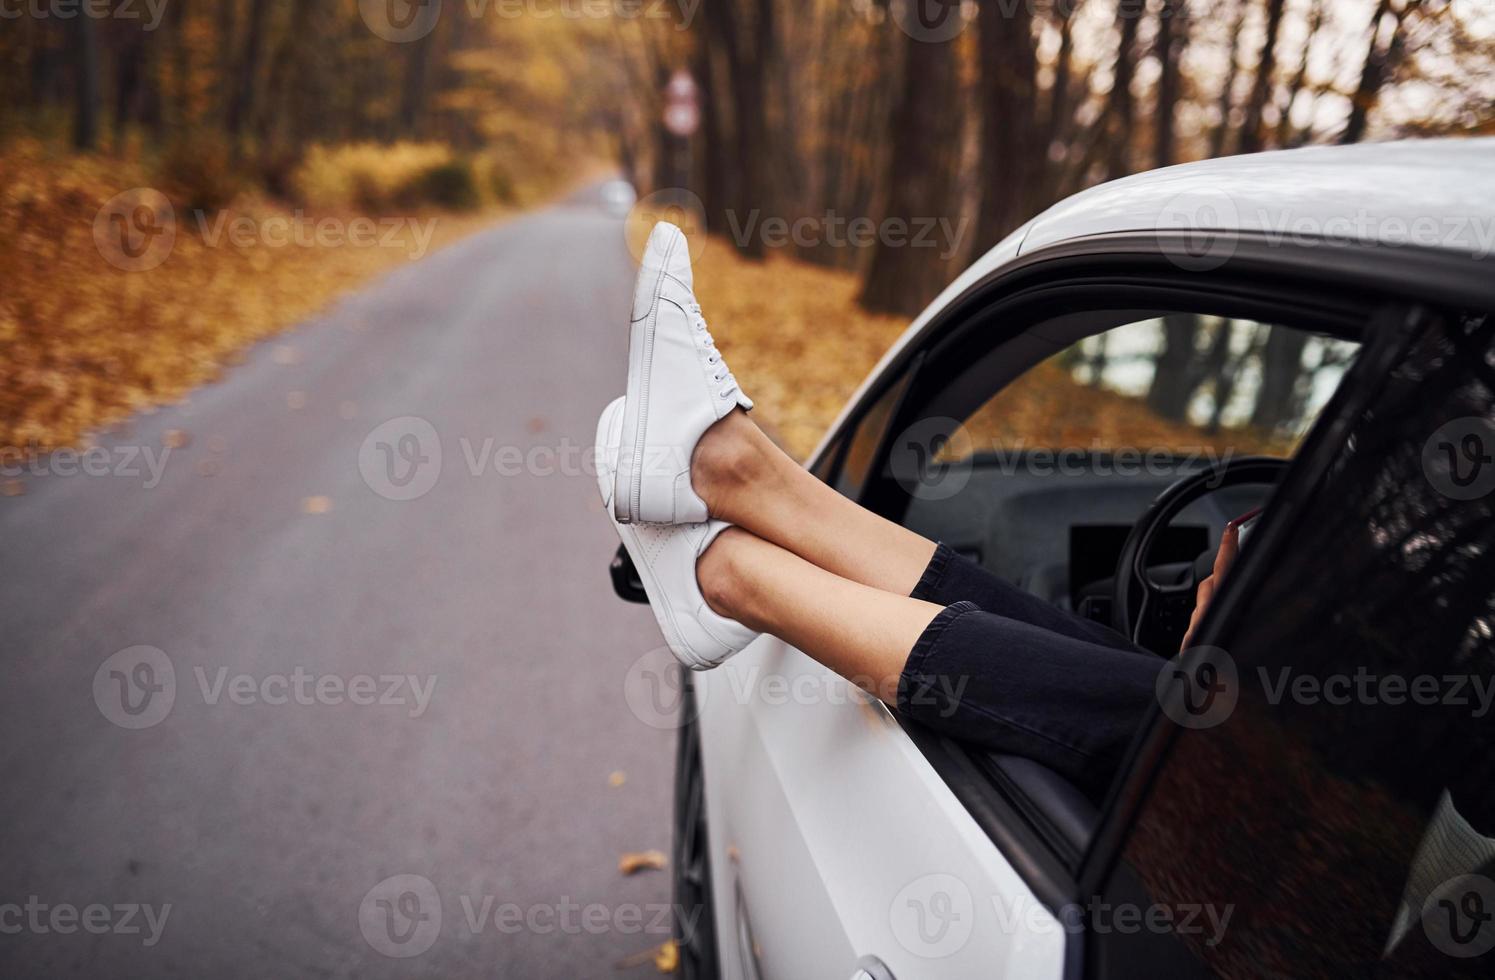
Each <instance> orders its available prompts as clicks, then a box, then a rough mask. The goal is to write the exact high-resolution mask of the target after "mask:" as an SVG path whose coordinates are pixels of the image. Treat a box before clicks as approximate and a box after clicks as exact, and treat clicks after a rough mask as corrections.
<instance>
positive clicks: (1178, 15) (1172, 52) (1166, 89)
mask: <svg viewBox="0 0 1495 980" xmlns="http://www.w3.org/2000/svg"><path fill="white" fill-rule="evenodd" d="M1184 3H1185V0H1163V6H1162V8H1161V9H1160V10H1159V12H1158V33H1157V38H1156V40H1155V41H1154V43H1153V51H1154V54H1155V56H1156V57H1157V59H1158V65H1159V71H1158V98H1157V107H1156V109H1155V112H1154V114H1155V115H1156V116H1157V126H1158V129H1157V143H1156V145H1155V146H1154V148H1153V165H1154V166H1157V167H1166V166H1168V165H1169V164H1171V163H1173V161H1174V155H1175V154H1174V145H1173V140H1174V136H1173V117H1174V113H1175V112H1176V110H1177V109H1178V97H1179V90H1180V86H1181V82H1182V78H1181V74H1182V72H1181V68H1182V62H1183V54H1184V47H1185V45H1187V44H1188V43H1189V24H1188V21H1187V20H1186V18H1187V16H1188V8H1187V7H1186V6H1185V5H1184Z"/></svg>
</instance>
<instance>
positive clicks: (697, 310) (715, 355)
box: [690, 303, 737, 399]
mask: <svg viewBox="0 0 1495 980" xmlns="http://www.w3.org/2000/svg"><path fill="white" fill-rule="evenodd" d="M690 312H691V313H692V314H693V315H694V316H695V326H696V333H698V334H700V335H701V349H702V350H704V351H705V352H706V364H707V366H709V367H710V368H711V371H712V374H711V380H712V381H715V382H716V383H717V384H718V385H720V387H719V388H718V389H717V395H718V396H720V397H721V398H723V399H727V398H731V397H732V393H733V392H734V391H736V390H737V378H736V376H735V375H733V374H732V372H731V371H729V370H727V364H726V362H725V361H723V360H722V355H721V352H720V351H718V350H717V349H716V340H715V339H714V338H712V336H711V331H710V330H709V329H708V328H707V326H706V317H705V316H703V315H702V313H701V304H700V303H692V304H691V305H690Z"/></svg>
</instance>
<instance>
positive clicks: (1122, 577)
mask: <svg viewBox="0 0 1495 980" xmlns="http://www.w3.org/2000/svg"><path fill="white" fill-rule="evenodd" d="M1287 467H1288V461H1287V460H1285V459H1276V458H1274V457H1271V456H1239V457H1234V458H1231V459H1227V460H1224V461H1222V462H1220V463H1216V464H1215V465H1214V466H1211V467H1209V468H1208V469H1204V470H1201V471H1200V472H1198V473H1195V474H1193V475H1191V476H1186V477H1184V478H1182V479H1181V480H1179V481H1177V482H1176V483H1174V484H1173V485H1172V486H1170V487H1168V489H1166V490H1164V491H1163V492H1162V493H1160V494H1158V496H1157V498H1156V499H1155V500H1153V502H1152V504H1151V505H1150V506H1149V507H1148V508H1147V510H1146V512H1145V513H1143V515H1142V516H1141V517H1140V518H1138V519H1137V523H1136V524H1134V525H1132V531H1131V533H1130V534H1128V535H1127V538H1126V544H1125V545H1123V546H1122V548H1121V556H1120V558H1118V559H1117V561H1116V576H1115V578H1114V579H1113V583H1114V584H1113V585H1112V592H1111V625H1112V626H1114V627H1115V628H1116V631H1117V632H1119V633H1120V634H1121V635H1123V636H1125V637H1128V638H1129V639H1131V640H1132V642H1134V643H1136V644H1138V645H1139V646H1142V647H1145V648H1148V649H1151V646H1150V645H1149V644H1148V643H1147V642H1146V640H1148V639H1153V638H1156V637H1158V636H1159V634H1162V635H1164V636H1166V635H1169V634H1181V633H1182V631H1183V629H1185V628H1187V627H1188V623H1189V614H1190V613H1191V612H1192V611H1193V609H1194V592H1195V589H1196V588H1197V587H1198V585H1199V571H1198V565H1197V563H1196V564H1193V565H1190V566H1189V570H1188V572H1187V574H1186V575H1185V576H1184V579H1183V581H1181V582H1175V583H1170V584H1163V583H1160V582H1155V581H1153V579H1152V577H1151V576H1149V575H1148V574H1147V565H1148V560H1149V559H1150V558H1151V556H1152V550H1153V546H1154V545H1155V544H1156V543H1157V540H1158V536H1159V535H1160V534H1161V533H1162V531H1163V530H1164V529H1165V528H1167V527H1168V525H1169V524H1171V523H1172V522H1173V519H1174V518H1175V517H1177V516H1178V515H1179V514H1181V513H1183V511H1184V508H1186V507H1188V506H1189V505H1190V504H1192V503H1193V502H1194V501H1196V500H1198V499H1199V498H1201V497H1203V496H1205V495H1206V494H1210V493H1214V492H1215V491H1217V490H1224V489H1225V488H1227V487H1238V486H1245V485H1251V484H1268V485H1270V484H1275V483H1276V482H1277V481H1278V480H1279V479H1281V478H1282V474H1283V473H1284V472H1285V471H1286V470H1287ZM1138 593H1140V594H1141V604H1140V605H1139V606H1138V609H1137V615H1136V617H1135V621H1134V620H1133V616H1132V602H1133V599H1132V597H1133V596H1134V595H1137V594H1138ZM1171 654H1172V651H1169V652H1168V653H1167V654H1164V656H1169V655H1171Z"/></svg>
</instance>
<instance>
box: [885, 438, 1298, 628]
mask: <svg viewBox="0 0 1495 980" xmlns="http://www.w3.org/2000/svg"><path fill="white" fill-rule="evenodd" d="M1062 459H1063V464H1062V465H1059V464H1058V463H1057V462H1056V457H1055V454H1053V453H1043V452H1038V453H1034V452H1031V451H1030V452H1022V453H1008V454H986V453H983V454H978V455H976V456H974V457H971V458H970V459H969V460H965V461H961V463H960V464H959V465H962V466H964V465H966V464H967V463H969V466H970V472H969V479H968V481H967V483H966V485H965V486H964V487H962V488H961V490H960V492H959V493H956V494H954V495H952V496H950V497H948V498H946V499H943V500H932V499H921V498H919V497H914V498H913V499H912V500H911V501H910V504H909V508H908V510H907V512H906V513H905V515H904V519H903V523H904V526H906V527H908V528H909V529H911V530H913V531H917V532H918V533H919V534H922V535H924V536H925V537H928V538H931V539H933V540H936V541H943V542H944V543H945V544H947V545H949V546H950V547H951V548H953V549H955V550H956V551H958V552H960V553H961V554H963V555H965V556H966V557H968V558H970V559H972V560H974V561H976V562H977V563H979V564H981V565H983V566H985V567H986V568H987V569H989V570H990V571H992V572H994V573H995V574H997V575H998V576H1000V577H1001V578H1003V579H1005V580H1007V581H1009V582H1011V583H1013V584H1014V585H1017V586H1018V587H1019V588H1022V589H1024V590H1025V591H1027V592H1030V593H1032V594H1033V595H1037V596H1039V597H1041V598H1043V599H1046V600H1048V601H1050V602H1052V603H1054V604H1055V605H1057V606H1059V607H1061V608H1064V609H1073V610H1079V611H1082V612H1084V613H1085V614H1087V615H1092V616H1094V617H1095V618H1104V615H1103V614H1104V613H1105V612H1107V611H1106V610H1101V609H1098V608H1096V606H1095V605H1094V604H1093V603H1091V602H1089V601H1087V600H1089V599H1090V598H1091V597H1094V596H1099V595H1109V585H1110V581H1111V578H1112V576H1113V575H1114V573H1115V569H1116V562H1117V559H1118V558H1119V556H1120V554H1121V549H1122V545H1123V544H1124V543H1125V541H1126V537H1127V534H1128V533H1129V532H1130V531H1131V529H1132V525H1133V524H1134V523H1136V521H1137V519H1138V518H1139V517H1141V516H1142V514H1143V512H1144V511H1145V510H1146V509H1147V507H1148V505H1149V504H1150V503H1151V502H1152V500H1153V498H1154V497H1156V496H1157V495H1158V494H1159V493H1161V492H1162V491H1163V490H1164V489H1166V488H1167V487H1168V486H1170V485H1171V484H1173V483H1174V482H1175V481H1177V480H1179V479H1181V478H1183V477H1186V476H1190V475H1193V474H1194V473H1197V472H1199V471H1201V470H1203V469H1206V468H1207V466H1208V462H1209V461H1208V460H1205V459H1202V458H1200V457H1198V456H1193V457H1166V458H1165V457H1161V456H1157V455H1151V456H1148V457H1146V459H1145V463H1144V461H1143V460H1141V459H1138V458H1137V457H1136V455H1135V454H1134V455H1131V456H1127V457H1124V458H1123V457H1118V456H1114V455H1112V454H1109V453H1098V452H1097V453H1077V454H1072V455H1069V456H1065V457H1062ZM1270 492H1271V488H1270V487H1266V486H1239V487H1231V488H1228V489H1224V490H1221V491H1219V492H1218V493H1212V494H1209V495H1207V496H1205V497H1204V498H1202V499H1201V500H1199V501H1197V502H1196V503H1195V504H1193V505H1192V506H1190V507H1189V508H1188V509H1187V510H1185V511H1184V512H1183V513H1182V514H1181V515H1179V518H1178V519H1177V520H1176V521H1174V523H1173V525H1172V527H1171V528H1169V530H1168V531H1167V532H1165V533H1164V534H1163V536H1162V538H1161V539H1160V541H1159V544H1158V546H1157V549H1156V550H1155V552H1154V554H1153V556H1152V557H1153V561H1154V567H1155V568H1158V569H1159V575H1158V578H1159V580H1164V579H1165V578H1166V574H1167V573H1166V571H1164V570H1165V569H1167V568H1168V567H1177V566H1180V565H1182V564H1186V563H1189V562H1193V561H1195V560H1196V559H1197V558H1198V557H1199V556H1200V555H1201V554H1208V555H1213V554H1214V551H1215V549H1216V548H1217V547H1218V545H1219V541H1220V535H1221V533H1223V531H1224V529H1225V524H1226V523H1227V522H1228V521H1230V520H1232V519H1234V518H1236V517H1239V516H1240V515H1242V514H1244V513H1246V512H1247V511H1250V510H1251V509H1253V508H1255V507H1259V506H1261V505H1262V504H1263V503H1264V502H1265V500H1266V498H1267V496H1268V495H1269V494H1270Z"/></svg>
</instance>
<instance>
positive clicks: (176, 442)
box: [161, 429, 192, 449]
mask: <svg viewBox="0 0 1495 980" xmlns="http://www.w3.org/2000/svg"><path fill="white" fill-rule="evenodd" d="M191 441H192V436H190V435H189V434H188V433H186V432H185V431H183V430H182V429H167V430H166V431H165V432H163V433H161V445H163V446H165V447H166V448H167V449H185V448H186V447H187V444H188V443H190V442H191Z"/></svg>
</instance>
